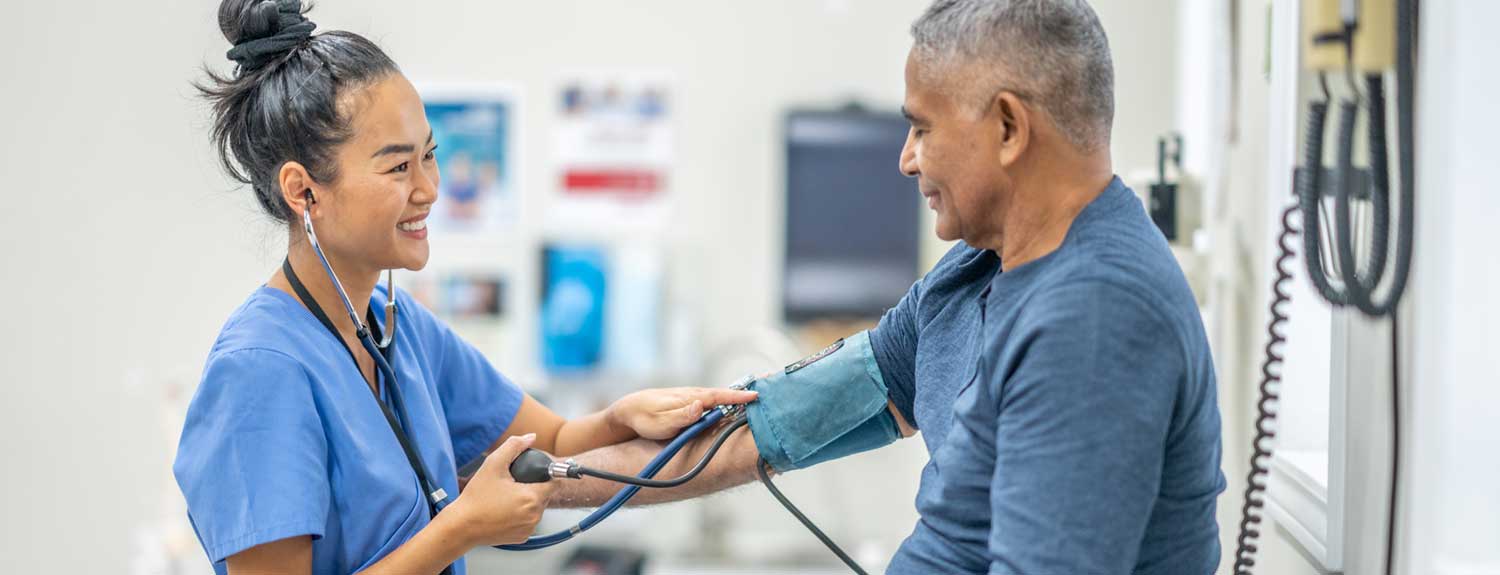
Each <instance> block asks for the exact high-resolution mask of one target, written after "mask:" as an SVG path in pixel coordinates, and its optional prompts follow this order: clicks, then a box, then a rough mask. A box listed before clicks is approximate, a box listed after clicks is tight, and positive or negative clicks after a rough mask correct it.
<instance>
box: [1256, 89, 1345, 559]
mask: <svg viewBox="0 0 1500 575" xmlns="http://www.w3.org/2000/svg"><path fill="white" fill-rule="evenodd" d="M1324 109H1325V110H1326V107H1325V108H1324ZM1317 121H1320V122H1321V119H1319V120H1317ZM1299 209H1300V208H1299V206H1296V205H1293V206H1289V207H1287V209H1285V210H1283V211H1282V212H1281V235H1280V236H1279V237H1278V238H1277V240H1276V245H1277V246H1278V248H1279V249H1280V255H1278V256H1277V257H1276V280H1275V281H1274V282H1272V283H1271V293H1272V294H1273V296H1272V300H1271V307H1270V312H1271V320H1270V322H1269V323H1268V324H1267V325H1266V333H1267V334H1268V335H1269V336H1270V339H1269V340H1268V341H1267V342H1266V347H1265V360H1264V361H1263V362H1262V363H1261V365H1260V375H1261V379H1260V400H1259V401H1258V402H1256V409H1257V410H1258V411H1259V412H1260V413H1259V415H1258V416H1257V417H1256V418H1255V439H1254V440H1253V441H1252V443H1251V449H1252V453H1251V455H1250V473H1249V474H1248V475H1247V476H1246V477H1245V504H1244V506H1243V507H1241V508H1240V512H1241V516H1240V534H1239V542H1238V543H1239V547H1238V549H1236V550H1235V553H1234V557H1235V559H1234V572H1235V575H1250V568H1251V567H1254V566H1255V553H1256V551H1257V550H1258V547H1257V546H1256V544H1255V542H1256V539H1258V538H1260V530H1259V529H1258V526H1259V525H1260V523H1261V520H1262V516H1261V509H1263V508H1264V507H1265V491H1266V475H1267V474H1268V473H1270V471H1271V468H1270V459H1271V446H1270V442H1271V440H1273V439H1275V438H1276V430H1274V429H1272V428H1271V425H1272V424H1274V423H1275V421H1276V408H1277V406H1276V405H1273V404H1274V402H1276V401H1278V400H1280V399H1281V370H1280V367H1281V363H1282V361H1283V359H1284V357H1283V356H1282V354H1281V346H1282V344H1285V343H1286V335H1285V334H1283V333H1282V332H1281V328H1282V326H1283V325H1284V324H1286V322H1287V314H1286V311H1285V310H1283V309H1282V308H1283V307H1284V306H1286V305H1288V304H1290V303H1291V301H1292V295H1291V294H1290V293H1288V292H1287V290H1286V284H1287V283H1289V282H1291V281H1292V273H1291V271H1290V270H1289V269H1287V262H1288V261H1290V260H1291V259H1292V244H1291V242H1292V241H1293V240H1294V239H1295V238H1296V236H1297V234H1298V231H1297V229H1296V228H1295V227H1293V226H1292V214H1294V213H1296V212H1297V211H1298V210H1299Z"/></svg>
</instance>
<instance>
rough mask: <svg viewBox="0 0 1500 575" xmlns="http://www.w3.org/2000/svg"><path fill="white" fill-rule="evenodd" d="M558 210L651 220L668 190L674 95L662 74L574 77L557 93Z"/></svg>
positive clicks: (566, 213)
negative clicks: (628, 214)
mask: <svg viewBox="0 0 1500 575" xmlns="http://www.w3.org/2000/svg"><path fill="white" fill-rule="evenodd" d="M555 105H556V106H557V120H556V123H555V124H554V125H555V127H556V128H555V146H556V147H555V158H556V164H555V165H556V166H557V168H556V169H557V175H556V178H557V180H556V185H557V189H558V191H559V194H558V195H559V198H558V205H557V208H559V210H558V212H559V213H558V215H560V216H562V217H563V218H565V219H570V220H572V219H577V218H585V219H587V218H618V217H619V216H620V215H622V214H623V213H631V215H632V216H635V217H645V218H647V219H650V217H651V215H653V214H654V213H656V212H659V211H660V210H661V209H662V206H663V204H664V202H665V197H666V196H667V195H669V193H670V189H671V185H672V181H671V172H672V164H673V159H674V150H673V147H674V143H673V130H672V105H673V102H672V99H671V94H670V90H669V88H668V82H667V81H666V80H665V78H664V77H663V76H662V75H659V74H649V73H638V72H612V73H589V74H574V75H570V76H567V77H565V79H564V80H563V81H562V82H561V83H560V85H559V90H558V94H557V100H556V103H555Z"/></svg>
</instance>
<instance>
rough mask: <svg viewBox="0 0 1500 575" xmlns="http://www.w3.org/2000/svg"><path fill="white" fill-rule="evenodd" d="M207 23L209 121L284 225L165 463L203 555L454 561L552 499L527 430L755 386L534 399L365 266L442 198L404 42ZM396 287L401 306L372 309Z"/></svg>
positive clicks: (518, 535)
mask: <svg viewBox="0 0 1500 575" xmlns="http://www.w3.org/2000/svg"><path fill="white" fill-rule="evenodd" d="M219 27H220V28H221V29H222V30H223V32H224V35H225V36H226V37H227V38H228V39H229V41H230V43H232V44H233V45H234V48H233V49H231V50H230V51H229V54H228V56H229V58H230V59H231V60H233V61H234V62H235V63H236V64H237V67H236V70H235V72H234V73H233V74H231V75H228V76H221V75H217V74H213V73H212V72H210V73H209V76H210V77H209V80H208V81H207V82H206V83H205V84H203V85H201V86H200V88H201V89H202V90H203V92H204V94H205V95H206V97H207V98H208V100H209V101H210V102H212V104H213V109H214V116H215V122H214V128H213V139H214V142H215V143H216V144H217V146H218V148H219V151H220V155H221V159H222V161H223V163H224V166H225V168H226V170H228V172H229V173H230V174H231V176H233V177H234V178H236V179H237V180H239V181H241V182H244V183H246V184H249V185H250V186H251V187H252V188H253V190H254V192H255V197H256V199H257V200H258V201H259V204H260V206H261V207H262V208H263V209H264V210H265V211H266V212H267V213H268V214H270V215H271V217H273V218H275V219H276V220H277V221H279V222H281V223H282V224H286V225H287V228H288V245H287V258H286V260H285V262H284V263H283V265H282V266H281V268H280V269H279V270H277V271H276V272H275V273H274V274H273V275H272V276H271V278H270V280H269V281H267V283H266V285H264V286H262V287H260V288H259V289H257V290H255V292H254V293H252V294H251V295H250V297H249V299H247V300H246V301H245V303H244V304H242V305H241V306H240V307H239V308H238V309H236V310H235V311H234V313H233V314H232V315H231V316H230V317H229V320H228V321H227V322H225V325H224V328H223V331H221V332H220V334H219V337H218V340H217V341H216V342H215V343H214V346H213V349H212V351H211V352H210V353H209V357H208V362H207V365H206V367H205V369H204V372H203V380H202V383H201V384H200V386H199V388H198V391H197V394H196V396H195V397H194V398H193V402H192V405H191V407H190V408H189V411H188V417H187V422H186V424H185V427H184V428H183V432H182V441H181V445H180V448H179V452H178V456H177V461H176V463H175V465H174V466H173V471H174V473H175V474H176V477H177V481H178V484H179V485H180V486H181V488H182V492H183V495H184V496H185V497H186V499H187V503H188V515H189V517H190V519H191V520H192V522H193V526H194V528H195V530H196V531H197V533H198V537H199V540H200V541H201V542H202V544H203V548H204V550H205V551H206V552H207V553H208V556H209V559H210V560H211V561H212V562H213V564H214V569H215V571H217V572H219V573H226V572H227V573H299V572H300V573H310V572H316V573H351V572H355V571H360V572H365V573H403V574H407V573H436V572H439V571H445V572H453V573H463V572H464V565H463V561H462V556H463V554H464V553H465V552H467V551H468V550H470V549H471V548H473V547H476V546H479V545H492V544H501V543H514V542H519V541H522V540H524V539H525V538H526V537H527V536H528V535H530V534H531V532H532V529H533V527H534V525H535V524H536V522H537V520H538V519H539V518H540V515H541V511H542V509H543V508H545V507H546V503H547V498H548V496H549V493H550V485H551V484H548V483H543V484H518V483H515V482H514V481H513V480H512V479H511V477H510V474H509V471H508V466H509V464H510V462H511V461H512V460H513V459H514V458H515V457H516V456H517V455H518V454H519V453H521V452H522V451H523V450H525V449H526V448H527V447H535V448H537V449H541V450H543V451H547V452H550V453H552V454H555V455H558V456H567V455H571V454H576V453H579V452H582V451H586V450H589V449H593V448H596V447H601V446H605V445H610V444H614V443H618V442H622V441H626V440H630V439H633V438H635V437H645V438H650V439H663V438H667V437H670V436H672V435H675V434H676V433H677V432H678V430H680V429H681V428H683V427H685V426H687V425H689V424H691V423H692V422H694V421H695V420H696V419H697V417H698V415H699V414H700V413H702V411H703V410H705V409H708V408H710V407H713V406H716V405H720V404H725V403H744V402H747V401H750V400H751V399H753V398H754V395H753V394H751V393H748V392H735V391H730V390H716V389H696V388H683V389H664V390H648V391H643V392H639V393H636V394H633V395H629V396H626V397H625V398H623V399H621V400H619V401H617V402H615V403H614V404H613V405H611V406H610V407H609V408H608V409H606V410H605V411H602V412H599V413H596V414H593V415H590V416H587V417H583V418H581V419H576V420H572V421H565V420H564V419H563V418H561V417H558V416H557V415H555V414H553V413H552V412H551V411H549V410H548V409H547V408H546V407H543V406H542V405H541V404H539V403H537V402H536V401H535V400H534V399H532V398H531V397H529V396H527V395H526V394H525V393H523V392H522V391H521V390H520V389H519V388H517V387H516V385H515V384H513V383H511V381H510V380H508V379H506V378H505V376H503V375H501V374H500V373H499V372H497V371H496V370H495V369H494V368H493V367H492V366H490V364H489V362H487V361H486V360H485V359H484V357H483V356H482V355H480V353H479V352H478V351H476V350H475V349H474V348H473V347H471V346H470V345H468V344H467V343H465V342H464V341H462V340H460V339H459V338H458V337H456V336H455V335H454V334H453V332H452V331H451V330H449V328H448V327H447V326H445V325H443V323H442V322H440V321H438V320H437V319H435V318H434V317H433V316H432V315H431V314H430V313H429V312H428V311H427V310H425V309H423V308H422V307H421V306H420V305H419V304H417V303H416V302H415V301H413V300H412V299H411V298H410V297H409V296H408V295H407V294H405V293H404V292H401V291H399V290H398V291H396V292H395V293H389V292H388V291H387V289H386V288H385V287H383V286H380V287H377V283H378V280H379V275H380V272H381V271H382V270H388V269H395V268H404V269H411V270H417V269H421V268H422V267H423V266H425V265H426V263H427V256H428V246H427V230H426V226H425V224H424V218H426V216H427V214H428V213H429V211H430V210H431V209H432V205H433V202H435V201H436V200H437V197H438V196H437V190H438V166H437V161H436V159H435V156H434V145H433V140H432V129H431V127H429V126H428V123H427V118H426V115H425V113H424V111H423V107H422V101H421V99H420V98H419V96H418V95H417V92H416V90H414V89H413V88H412V86H411V84H410V83H409V82H408V81H407V80H406V78H405V77H403V76H402V74H401V72H400V70H399V69H398V68H397V67H396V65H395V63H394V62H392V61H391V60H390V58H388V57H387V56H386V55H385V54H384V53H383V52H382V51H381V50H380V48H379V47H377V46H376V45H374V44H373V43H371V42H370V41H369V40H366V39H365V38H362V37H360V36H358V35H356V34H351V33H348V32H341V31H334V32H326V33H322V34H318V35H313V34H312V31H313V29H314V24H313V23H312V22H309V21H308V20H307V19H306V18H305V17H304V13H303V8H302V6H301V2H300V1H299V0H263V1H255V0H224V1H223V3H222V4H221V5H220V7H219ZM335 276H336V278H337V281H334V279H333V278H334V277H335ZM344 294H347V300H346V299H345V297H343V296H344ZM392 298H393V299H394V300H395V303H396V304H397V309H398V313H397V314H396V316H395V320H394V325H391V320H390V319H385V318H384V317H385V314H384V313H383V312H382V313H377V312H376V311H375V310H383V309H385V305H386V303H387V302H388V301H389V300H390V299H392ZM346 301H347V302H348V306H347V308H346V303H345V302H346ZM348 308H352V309H348ZM346 309H348V311H346ZM351 315H352V316H354V317H351ZM355 318H364V321H363V322H358V323H364V324H366V325H368V330H366V329H365V328H363V327H362V326H359V325H356V321H355ZM391 330H395V336H394V340H393V342H391V343H390V344H389V346H385V347H384V348H383V349H382V346H381V345H380V344H376V343H374V342H375V340H381V339H385V338H384V337H383V334H386V335H388V334H390V333H391ZM392 376H394V377H392ZM486 453H488V455H487V456H486ZM480 458H483V464H482V465H481V466H480V467H479V469H478V471H477V472H475V473H474V474H473V476H472V477H471V478H469V479H468V481H467V484H466V485H465V486H464V487H463V490H462V494H461V495H457V497H456V498H454V497H453V494H459V493H460V486H459V478H458V476H457V469H458V467H459V466H461V465H464V464H466V463H469V462H471V461H476V460H479V459H480Z"/></svg>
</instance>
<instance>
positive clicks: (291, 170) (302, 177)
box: [276, 162, 318, 218]
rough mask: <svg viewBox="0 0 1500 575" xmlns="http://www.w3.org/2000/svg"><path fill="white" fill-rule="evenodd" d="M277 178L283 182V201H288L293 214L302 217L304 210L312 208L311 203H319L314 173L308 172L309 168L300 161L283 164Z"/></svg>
mask: <svg viewBox="0 0 1500 575" xmlns="http://www.w3.org/2000/svg"><path fill="white" fill-rule="evenodd" d="M276 180H277V182H278V183H280V184H281V201H283V202H286V205H287V207H288V208H289V209H290V210H291V212H292V215H293V216H296V217H298V218H300V217H302V211H303V210H307V209H311V204H316V203H318V201H317V197H316V196H315V195H313V194H314V192H313V188H314V187H315V186H316V184H315V183H314V182H313V179H312V175H311V174H308V173H307V168H306V167H305V166H303V165H302V164H300V163H298V162H287V163H285V164H282V165H281V172H280V173H278V174H277V176H276Z"/></svg>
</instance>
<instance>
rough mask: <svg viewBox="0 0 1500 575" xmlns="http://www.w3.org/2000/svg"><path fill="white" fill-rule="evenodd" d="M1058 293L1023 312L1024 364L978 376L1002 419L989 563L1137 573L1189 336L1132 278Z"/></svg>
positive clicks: (998, 567)
mask: <svg viewBox="0 0 1500 575" xmlns="http://www.w3.org/2000/svg"><path fill="white" fill-rule="evenodd" d="M1051 299H1052V300H1053V301H1052V303H1053V305H1052V306H1051V307H1049V308H1046V309H1040V310H1037V311H1036V312H1035V314H1034V315H1032V316H1031V317H1023V318H1021V319H1019V320H1017V322H1016V327H1015V330H1016V331H1014V332H1012V333H1011V335H1010V337H1009V339H1011V340H1015V339H1017V338H1020V339H1023V340H1025V341H1027V342H1028V344H1027V348H1026V350H1025V351H1024V352H1023V353H1024V355H1023V356H1021V357H1020V358H1019V359H1018V362H1017V364H1016V365H1014V366H1001V365H992V366H991V367H990V369H989V370H987V372H986V373H982V374H980V377H982V378H983V379H982V380H981V381H983V382H984V384H985V385H986V388H985V389H984V390H983V393H985V394H986V395H985V396H982V397H984V398H985V399H986V400H988V401H993V402H995V403H994V404H992V405H994V406H995V407H994V413H993V415H994V416H995V417H997V418H998V424H997V426H996V428H995V434H994V436H993V437H992V438H991V439H992V441H993V443H992V445H993V447H994V452H995V462H994V468H993V470H992V471H991V473H992V475H991V477H990V482H991V486H990V494H989V495H990V500H989V504H990V512H991V521H990V534H989V542H988V548H989V549H988V550H989V554H990V559H991V565H990V572H991V573H1129V572H1130V571H1131V570H1132V569H1133V568H1134V567H1135V564H1136V560H1137V553H1138V552H1139V550H1140V547H1141V542H1142V540H1143V537H1144V534H1145V530H1146V525H1147V523H1148V521H1149V519H1150V516H1151V513H1152V509H1153V507H1154V505H1155V502H1156V498H1157V494H1158V490H1159V487H1160V483H1161V479H1162V464H1163V458H1164V453H1165V451H1166V440H1167V430H1168V427H1169V425H1170V422H1171V417H1172V411H1173V398H1174V397H1175V395H1176V392H1177V389H1178V388H1179V387H1180V382H1181V380H1182V377H1183V376H1182V373H1183V372H1182V369H1183V365H1184V362H1183V361H1182V359H1181V346H1180V345H1179V344H1178V343H1177V338H1176V337H1174V336H1173V335H1172V332H1171V330H1170V329H1169V328H1168V327H1167V326H1166V325H1165V324H1164V323H1163V322H1162V321H1161V319H1159V316H1158V315H1157V314H1156V313H1155V312H1154V311H1153V310H1152V309H1150V307H1149V306H1148V305H1147V304H1146V303H1145V302H1144V301H1143V300H1141V299H1140V298H1139V297H1137V296H1134V295H1132V294H1129V293H1128V292H1127V291H1126V289H1124V288H1120V287H1117V286H1113V285H1108V284H1103V283H1099V282H1093V283H1082V282H1080V283H1079V284H1077V285H1073V286H1069V287H1067V288H1064V289H1063V290H1061V291H1059V292H1057V293H1056V294H1054V295H1053V296H1052V298H1051ZM1004 345H1005V343H1004V342H992V343H989V344H987V346H988V347H987V351H988V352H989V353H990V354H991V357H998V356H999V348H1000V347H1003V346H1004ZM1007 370H1009V373H1006V371H1007Z"/></svg>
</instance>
